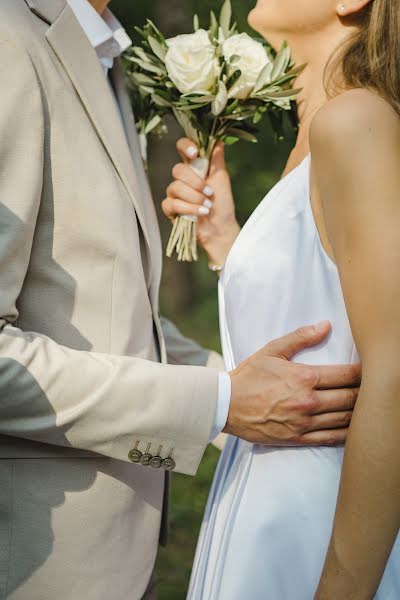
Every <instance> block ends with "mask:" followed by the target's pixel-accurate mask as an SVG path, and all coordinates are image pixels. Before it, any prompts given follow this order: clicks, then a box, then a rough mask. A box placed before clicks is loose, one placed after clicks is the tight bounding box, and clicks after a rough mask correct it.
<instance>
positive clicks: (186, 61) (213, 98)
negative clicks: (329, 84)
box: [125, 0, 302, 261]
mask: <svg viewBox="0 0 400 600" xmlns="http://www.w3.org/2000/svg"><path fill="white" fill-rule="evenodd" d="M136 31H137V33H138V34H139V35H140V45H138V46H134V47H133V48H131V49H130V50H129V51H128V53H127V54H126V55H125V58H126V65H127V69H126V70H127V75H128V81H129V83H130V87H131V90H132V97H133V104H134V110H135V113H136V114H137V115H138V116H139V122H138V128H139V133H140V138H141V146H142V154H143V156H144V157H145V156H146V136H147V135H148V134H149V133H150V132H161V131H162V129H163V128H164V129H165V124H164V117H165V116H166V115H168V114H172V115H173V116H174V117H175V118H176V120H177V121H178V123H179V124H180V125H181V127H182V128H183V130H184V132H185V135H186V136H187V137H188V138H190V139H192V140H193V142H195V143H196V145H197V146H198V147H199V150H200V158H197V159H194V160H193V161H192V163H191V166H192V168H193V169H194V170H195V171H196V172H197V173H198V174H199V175H200V176H202V177H205V176H206V175H207V172H208V167H209V161H210V158H211V155H212V152H213V149H214V147H215V144H216V143H217V142H218V141H219V140H222V141H223V142H225V143H226V144H233V143H235V142H236V141H238V140H239V139H244V140H247V141H250V142H256V141H257V138H256V133H257V129H256V125H257V124H258V123H260V122H261V121H262V119H263V118H264V117H265V115H268V116H269V118H270V120H271V123H272V125H273V127H274V129H275V131H276V133H277V134H278V135H279V136H281V131H282V116H283V114H284V111H289V110H290V108H291V104H290V102H291V100H293V99H294V98H295V97H296V95H297V94H298V92H299V91H300V90H296V89H293V88H292V82H293V80H294V79H295V78H296V77H297V75H298V74H299V72H300V71H301V69H302V67H297V68H295V67H294V65H293V64H292V61H291V54H290V49H289V48H288V46H287V45H286V44H283V46H282V49H281V51H280V52H279V53H277V54H275V53H274V52H273V50H272V48H270V47H269V46H267V45H266V44H264V43H261V42H260V41H257V40H255V39H253V38H251V37H250V36H249V35H247V34H246V33H239V32H238V29H237V25H236V23H232V9H231V3H230V0H225V2H224V4H223V6H222V9H221V14H220V17H219V19H217V17H216V16H215V14H214V12H211V22H210V26H209V28H208V29H207V30H206V29H202V28H200V24H199V19H198V17H197V15H196V16H195V17H194V33H191V34H186V35H178V36H177V37H175V38H172V39H165V37H164V36H163V34H162V33H161V32H160V31H159V30H158V29H157V27H156V26H155V25H154V23H152V22H151V21H149V20H148V21H147V24H146V25H145V26H144V28H143V29H139V28H136ZM174 252H176V253H177V258H178V260H184V261H192V260H197V232H196V217H192V216H187V217H186V216H185V217H177V218H176V219H175V222H174V225H173V230H172V233H171V237H170V240H169V243H168V247H167V256H168V257H171V256H172V255H173V254H174Z"/></svg>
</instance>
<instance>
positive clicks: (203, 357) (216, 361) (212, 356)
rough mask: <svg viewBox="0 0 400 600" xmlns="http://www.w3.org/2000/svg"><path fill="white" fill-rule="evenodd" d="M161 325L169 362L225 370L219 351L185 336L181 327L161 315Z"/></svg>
mask: <svg viewBox="0 0 400 600" xmlns="http://www.w3.org/2000/svg"><path fill="white" fill-rule="evenodd" d="M161 327H162V330H163V334H164V339H165V345H166V348H167V358H168V363H169V364H171V365H197V366H204V367H211V368H213V369H218V371H225V363H224V359H223V358H222V356H221V355H220V354H218V352H214V351H213V350H207V349H205V348H202V347H201V346H200V345H199V344H197V343H196V342H194V341H193V340H191V339H189V338H187V337H185V336H183V335H182V333H181V332H180V331H179V329H178V328H177V327H176V326H175V325H174V324H173V323H171V321H168V319H165V318H164V317H161Z"/></svg>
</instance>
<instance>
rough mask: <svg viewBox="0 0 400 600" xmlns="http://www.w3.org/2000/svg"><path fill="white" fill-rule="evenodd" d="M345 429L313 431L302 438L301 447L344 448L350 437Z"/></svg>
mask: <svg viewBox="0 0 400 600" xmlns="http://www.w3.org/2000/svg"><path fill="white" fill-rule="evenodd" d="M348 432H349V430H348V428H345V429H323V430H322V431H311V432H310V433H305V434H304V435H303V436H301V438H300V440H299V445H302V446H342V445H343V444H344V443H345V441H346V439H347V435H348Z"/></svg>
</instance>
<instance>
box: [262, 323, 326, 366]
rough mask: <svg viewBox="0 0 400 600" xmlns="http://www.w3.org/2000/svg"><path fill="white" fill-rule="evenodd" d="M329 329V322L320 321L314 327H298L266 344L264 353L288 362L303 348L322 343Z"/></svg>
mask: <svg viewBox="0 0 400 600" xmlns="http://www.w3.org/2000/svg"><path fill="white" fill-rule="evenodd" d="M331 328H332V325H331V323H330V322H329V321H321V323H317V324H316V325H308V326H306V327H300V328H299V329H296V330H295V331H292V332H291V333H288V334H287V335H284V336H283V337H281V338H278V339H276V340H273V341H272V342H270V343H269V344H267V345H266V346H265V351H266V353H267V354H268V356H276V357H277V358H286V359H287V360H290V359H291V358H293V356H294V355H295V354H297V353H298V352H300V351H301V350H304V348H310V347H311V346H315V345H316V344H319V343H320V342H322V340H324V339H325V338H326V336H327V335H328V333H329V332H330V331H331Z"/></svg>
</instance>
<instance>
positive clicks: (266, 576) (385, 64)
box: [164, 0, 400, 600]
mask: <svg viewBox="0 0 400 600" xmlns="http://www.w3.org/2000/svg"><path fill="white" fill-rule="evenodd" d="M250 23H251V25H252V26H253V27H254V28H255V29H257V30H258V31H259V32H260V33H262V34H264V35H265V36H266V37H267V39H268V40H269V41H270V42H272V43H273V44H274V45H275V46H276V47H279V45H280V43H281V41H282V39H283V38H285V39H287V41H288V42H289V44H290V46H291V47H292V50H293V52H294V57H295V59H296V62H297V63H303V62H306V63H307V65H308V66H307V68H306V69H305V71H304V72H303V73H302V75H301V76H300V77H299V81H298V82H297V83H296V87H303V88H304V91H303V92H302V94H301V97H300V98H299V100H298V113H299V118H300V131H299V136H298V141H297V144H296V147H295V149H294V151H293V152H292V154H291V156H290V159H289V162H288V165H287V168H286V171H285V174H284V176H283V178H282V179H281V180H280V182H279V183H278V184H277V185H276V186H275V187H274V188H273V189H272V191H271V192H270V193H269V194H268V195H267V196H266V198H265V199H264V200H263V201H262V202H261V204H260V205H259V207H258V208H257V210H256V211H255V212H254V214H253V215H252V216H251V218H250V219H249V221H248V222H247V223H246V225H245V226H244V228H243V229H242V231H241V232H240V233H239V235H238V236H237V225H236V221H235V219H234V210H233V204H232V200H231V195H230V187H229V182H228V177H227V173H226V171H225V167H224V163H223V149H222V147H218V148H217V150H216V153H215V157H214V162H213V167H212V171H211V176H210V178H209V180H208V181H207V183H208V185H209V186H211V188H212V189H213V190H214V206H213V208H212V210H211V212H210V214H209V216H208V217H204V218H203V219H202V220H201V222H200V241H201V242H202V244H203V246H204V247H205V249H206V251H207V252H208V253H209V256H210V259H211V260H212V261H213V262H214V263H217V264H224V268H223V270H222V272H221V277H220V283H219V298H220V326H221V336H222V344H223V352H224V358H225V361H226V366H227V370H229V371H230V372H231V373H232V376H234V373H235V368H236V367H237V365H239V363H241V362H242V361H243V360H245V359H246V358H247V357H249V356H250V355H252V354H253V353H254V352H256V351H257V350H259V349H260V348H262V347H263V346H264V345H265V344H266V343H267V342H268V341H270V340H272V339H274V338H277V337H280V336H282V335H284V334H285V333H287V332H288V331H290V330H293V329H295V328H296V327H300V326H302V325H304V324H305V323H313V322H317V321H321V320H325V319H328V320H330V322H331V324H332V332H331V335H330V337H328V338H327V339H326V340H325V342H324V343H323V344H321V345H319V346H317V347H314V348H311V349H309V350H306V351H303V352H301V353H300V354H298V355H296V357H295V360H296V361H299V362H302V363H309V364H328V363H330V364H333V363H337V364H344V363H347V362H355V361H358V360H359V356H358V352H357V349H356V344H355V341H354V338H355V339H356V341H357V348H358V351H359V353H360V356H361V358H362V361H363V384H362V387H361V391H360V396H359V400H358V404H357V408H356V411H355V414H354V417H353V423H352V426H351V430H350V437H349V441H348V443H347V449H346V453H345V454H346V456H345V465H344V469H343V476H342V485H341V489H340V493H339V504H338V508H337V511H336V518H335V508H336V501H337V495H338V489H339V482H340V478H341V472H342V463H343V454H344V450H343V448H328V447H319V448H290V447H288V448H281V447H280V448H271V447H269V448H267V447H263V446H259V445H254V444H250V443H248V442H245V441H243V440H239V439H238V438H236V437H233V436H229V438H228V441H227V444H226V446H225V449H224V451H223V453H222V456H221V459H220V462H219V465H218V469H217V472H216V475H215V479H214V483H213V486H212V490H211V493H210V497H209V501H208V505H207V509H206V513H205V517H204V521H203V525H202V529H201V533H200V538H199V543H198V548H197V553H196V558H195V563H194V568H193V574H192V579H191V584H190V590H189V595H188V598H189V599H190V600H209V599H210V600H217V599H218V600H312V599H313V598H314V597H315V598H316V599H317V600H346V599H350V598H351V599H356V600H370V599H372V598H375V599H376V600H399V599H400V541H399V540H397V541H396V536H397V533H398V529H399V526H400V450H399V447H398V446H399V444H398V439H399V435H398V434H399V430H400V382H399V376H398V355H399V350H400V311H399V308H398V307H399V305H400V278H399V277H398V266H399V259H400V240H399V235H398V230H399V224H400V175H399V162H400V118H399V117H400V76H399V75H396V72H395V71H396V69H394V66H395V65H396V61H397V72H398V71H400V52H399V48H400V2H399V1H398V0H354V1H353V0H344V2H343V3H341V4H339V5H338V4H336V2H333V1H331V0H324V1H323V2H322V1H321V0H259V2H258V4H257V7H256V8H255V9H254V11H253V12H252V13H251V15H250ZM350 36H355V37H353V38H352V41H351V43H350V45H346V43H347V41H348V39H350ZM338 46H339V47H340V49H341V52H340V53H339V54H337V57H338V59H337V61H336V63H335V62H332V61H331V60H330V57H331V54H332V51H333V50H335V48H336V47H338ZM344 53H345V54H344ZM396 53H397V54H396ZM327 65H330V67H331V72H330V78H329V82H330V83H329V85H328V88H327V89H325V87H324V76H325V75H326V74H327V73H329V70H328V71H326V67H327ZM378 67H379V70H378ZM334 77H335V78H336V79H335V80H334V79H333V78H334ZM333 81H335V86H333V85H332V82H333ZM396 86H397V87H396ZM331 97H332V98H333V99H331ZM311 123H312V127H311V130H310V124H311ZM189 145H192V144H191V142H189V141H188V140H186V141H185V140H184V141H181V142H180V145H179V147H180V149H181V151H185V150H187V148H188V146H189ZM310 150H311V151H310ZM266 160H267V159H266ZM183 180H184V181H185V182H186V184H187V182H188V179H187V178H186V177H184V178H183ZM192 181H193V178H192ZM200 183H201V182H200ZM198 184H199V182H194V185H193V187H197V188H198ZM171 189H173V188H171ZM179 189H180V190H182V189H183V188H182V186H180V188H179ZM180 199H181V200H183V201H184V203H186V202H188V201H190V200H188V198H187V197H185V194H184V193H181V196H180ZM164 210H165V212H166V213H167V214H169V205H168V200H167V201H166V202H165V203H164ZM185 211H186V212H187V208H186V207H185V205H182V212H183V213H185ZM235 238H236V239H235ZM233 240H235V241H234V243H233V246H232V241H233ZM344 298H345V299H344ZM353 336H354V337H353ZM396 363H397V364H396ZM227 430H228V431H229V420H228V425H227ZM334 518H335V524H334V527H333V534H332V525H333V523H334ZM331 534H332V535H331ZM330 540H331V543H330V544H329V542H330ZM328 547H329V550H328ZM327 553H328V554H327ZM389 555H390V557H389ZM326 557H327V558H326ZM324 564H325V566H324ZM321 573H323V576H322V578H321ZM320 578H321V580H320Z"/></svg>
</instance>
